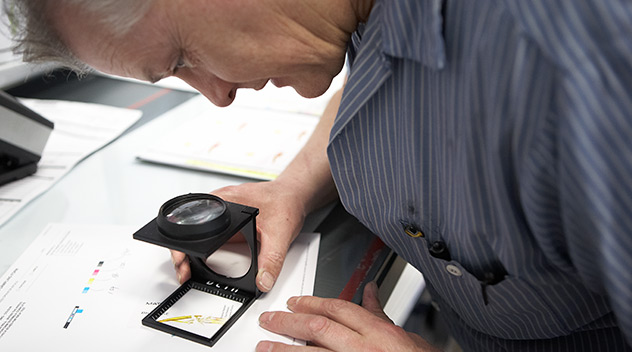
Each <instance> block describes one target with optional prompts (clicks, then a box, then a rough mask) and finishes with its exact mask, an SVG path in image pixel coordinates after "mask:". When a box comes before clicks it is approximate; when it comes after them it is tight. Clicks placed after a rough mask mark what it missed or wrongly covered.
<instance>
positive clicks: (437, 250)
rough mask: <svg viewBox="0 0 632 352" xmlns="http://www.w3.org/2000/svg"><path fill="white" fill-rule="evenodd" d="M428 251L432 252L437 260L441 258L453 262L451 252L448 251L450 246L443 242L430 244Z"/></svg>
mask: <svg viewBox="0 0 632 352" xmlns="http://www.w3.org/2000/svg"><path fill="white" fill-rule="evenodd" d="M428 251H429V252H430V255H431V256H433V257H435V258H439V259H443V260H447V261H450V260H451V258H450V251H448V246H447V245H446V244H445V242H443V241H434V242H432V243H430V244H429V245H428Z"/></svg>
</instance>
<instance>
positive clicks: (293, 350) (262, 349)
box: [255, 341, 328, 352]
mask: <svg viewBox="0 0 632 352" xmlns="http://www.w3.org/2000/svg"><path fill="white" fill-rule="evenodd" d="M255 351H256V352H326V351H328V350H326V349H324V348H321V347H317V346H296V345H286V344H284V343H281V342H274V341H260V342H259V343H258V344H257V347H256V349H255Z"/></svg>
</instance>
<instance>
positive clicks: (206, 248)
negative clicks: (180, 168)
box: [134, 193, 261, 346]
mask: <svg viewBox="0 0 632 352" xmlns="http://www.w3.org/2000/svg"><path fill="white" fill-rule="evenodd" d="M257 214H259V210H258V209H256V208H252V207H248V206H245V205H241V204H237V203H231V202H226V201H224V200H223V199H221V198H219V197H217V196H214V195H211V194H205V193H192V194H186V195H182V196H178V197H175V198H173V199H171V200H169V201H167V202H166V203H164V204H163V205H162V206H161V207H160V210H159V212H158V216H157V217H156V218H155V219H153V220H152V221H150V222H149V223H148V224H147V225H145V226H144V227H143V228H141V229H140V230H138V231H137V232H136V233H134V238H135V239H137V240H141V241H145V242H149V243H153V244H156V245H159V246H162V247H166V248H169V249H174V250H177V251H181V252H184V253H186V254H187V255H188V256H189V260H190V265H191V279H190V280H189V281H187V282H185V283H184V284H183V285H182V286H180V287H179V288H178V289H177V290H176V291H175V292H173V293H172V294H171V295H170V296H169V297H167V299H165V300H164V301H163V302H162V303H161V304H160V305H158V307H156V308H155V309H154V310H153V311H152V312H150V313H149V314H148V315H147V316H146V317H145V318H143V320H142V323H143V325H145V326H149V327H152V328H155V329H158V330H161V331H164V332H167V333H169V334H172V335H176V336H180V337H183V338H186V339H189V340H192V341H195V342H198V343H202V344H205V345H207V346H213V345H214V344H215V343H216V342H217V340H219V338H220V337H221V336H222V335H223V334H224V333H225V332H226V331H227V330H228V329H229V328H230V326H232V325H233V324H234V322H235V321H236V320H237V319H238V318H239V317H240V316H241V315H242V314H243V313H244V312H245V311H246V309H248V307H249V306H250V305H251V304H252V303H253V302H254V301H255V299H257V297H259V295H261V291H259V290H258V289H257V285H256V281H255V279H256V275H257V253H258V244H257V237H256V236H257V231H256V228H257V226H256V222H255V218H256V216H257ZM237 233H241V234H242V235H243V237H244V238H245V240H246V242H247V243H248V246H249V247H250V258H251V263H250V267H249V269H248V271H247V272H246V274H244V275H243V276H241V277H237V278H232V277H227V276H224V275H221V274H218V273H216V272H214V271H213V270H212V269H211V268H209V267H208V265H207V264H206V259H207V258H208V257H209V256H210V255H211V254H213V253H214V252H215V251H216V250H217V249H219V248H220V247H221V246H222V245H223V244H224V243H226V241H228V240H229V239H230V238H232V237H233V236H234V235H235V234H237Z"/></svg>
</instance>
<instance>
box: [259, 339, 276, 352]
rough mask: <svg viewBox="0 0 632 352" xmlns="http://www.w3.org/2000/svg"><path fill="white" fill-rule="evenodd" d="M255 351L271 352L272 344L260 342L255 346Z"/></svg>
mask: <svg viewBox="0 0 632 352" xmlns="http://www.w3.org/2000/svg"><path fill="white" fill-rule="evenodd" d="M255 351H257V352H270V351H272V343H270V341H260V342H259V343H258V344H257V347H256V349H255Z"/></svg>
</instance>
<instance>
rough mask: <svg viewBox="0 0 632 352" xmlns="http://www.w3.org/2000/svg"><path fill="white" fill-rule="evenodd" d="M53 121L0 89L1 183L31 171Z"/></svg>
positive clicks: (39, 156) (38, 158) (39, 155)
mask: <svg viewBox="0 0 632 352" xmlns="http://www.w3.org/2000/svg"><path fill="white" fill-rule="evenodd" d="M53 127H54V125H53V123H52V122H50V121H48V120H47V119H45V118H43V117H42V116H40V115H39V114H37V113H36V112H34V111H32V110H31V109H29V108H27V107H26V106H24V105H23V104H21V103H20V102H19V101H18V100H17V99H15V98H13V97H12V96H10V95H8V94H6V93H5V92H3V91H0V185H3V184H5V183H9V182H11V181H15V180H18V179H21V178H23V177H26V176H28V175H31V174H33V173H35V171H36V170H37V163H38V161H39V160H40V158H41V157H42V151H43V150H44V146H46V142H47V141H48V137H49V136H50V133H51V132H52V131H53Z"/></svg>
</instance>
